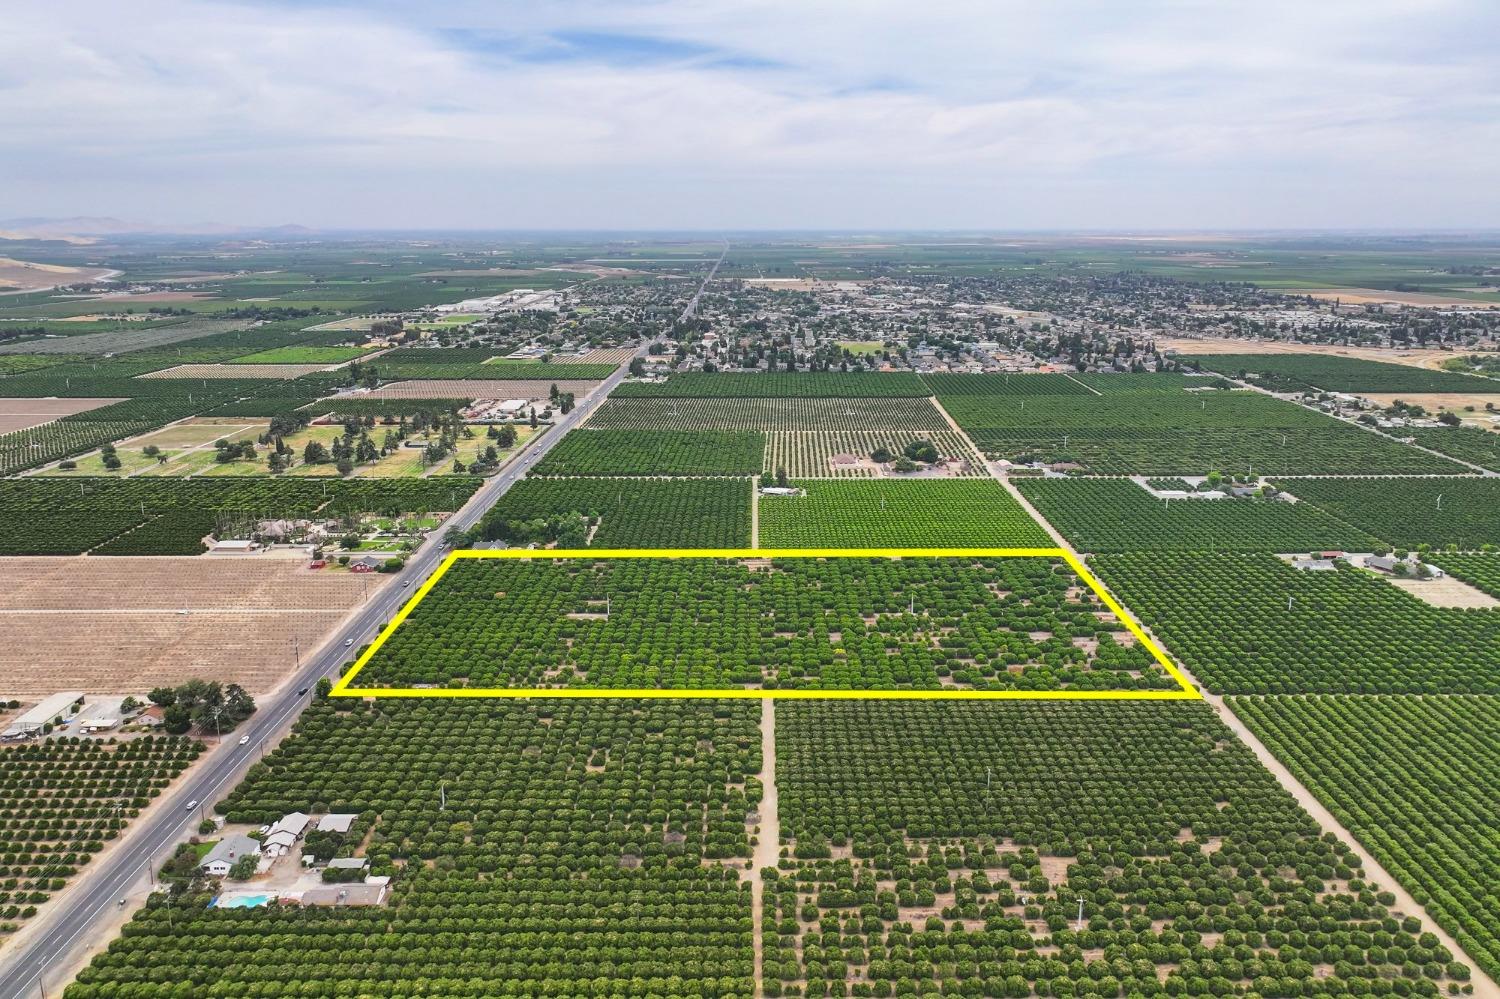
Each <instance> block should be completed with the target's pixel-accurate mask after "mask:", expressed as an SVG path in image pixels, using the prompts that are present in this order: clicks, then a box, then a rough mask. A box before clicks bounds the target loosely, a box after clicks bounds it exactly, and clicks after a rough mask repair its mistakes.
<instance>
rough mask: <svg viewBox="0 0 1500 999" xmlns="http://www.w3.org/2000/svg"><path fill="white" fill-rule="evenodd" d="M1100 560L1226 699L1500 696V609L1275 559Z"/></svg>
mask: <svg viewBox="0 0 1500 999" xmlns="http://www.w3.org/2000/svg"><path fill="white" fill-rule="evenodd" d="M1090 564H1091V566H1092V567H1093V568H1094V569H1095V571H1096V572H1097V573H1098V575H1099V577H1100V578H1101V579H1103V580H1104V582H1105V584H1106V585H1107V586H1108V587H1109V588H1110V589H1111V590H1112V591H1113V592H1114V594H1115V596H1116V597H1118V598H1119V600H1120V601H1121V602H1122V603H1123V604H1125V606H1127V607H1129V608H1130V609H1131V610H1132V611H1134V612H1135V613H1136V614H1137V615H1138V616H1139V617H1140V618H1141V621H1142V623H1143V624H1145V625H1146V626H1147V627H1149V628H1151V629H1153V631H1154V632H1155V634H1156V636H1157V637H1158V638H1160V639H1162V641H1163V642H1164V643H1165V645H1166V647H1167V651H1168V652H1170V653H1171V654H1172V655H1173V656H1175V657H1176V658H1177V659H1178V661H1179V662H1181V663H1182V664H1183V665H1184V666H1186V667H1187V668H1188V670H1189V671H1190V672H1192V673H1193V675H1194V676H1196V677H1197V678H1198V679H1199V680H1200V681H1202V682H1203V683H1204V684H1205V685H1206V686H1207V687H1208V689H1210V690H1212V691H1215V692H1222V693H1230V694H1295V693H1322V694H1346V693H1347V694H1388V693H1389V694H1397V693H1407V694H1469V693H1476V694H1477V693H1485V694H1496V693H1500V611H1495V610H1460V609H1450V608H1441V607H1435V606H1433V605H1431V604H1429V603H1427V602H1426V601H1424V600H1422V599H1420V598H1419V597H1416V596H1413V595H1411V594H1409V593H1407V592H1405V591H1404V590H1401V589H1398V588H1396V587H1395V586H1394V585H1392V584H1391V583H1390V582H1388V581H1387V580H1385V579H1382V578H1380V577H1378V576H1377V575H1376V574H1375V573H1373V572H1371V571H1368V570H1365V569H1357V568H1341V569H1338V570H1336V571H1332V572H1311V571H1305V570H1300V569H1295V568H1293V567H1292V566H1291V565H1290V564H1288V563H1287V562H1284V561H1282V560H1281V559H1279V558H1277V557H1276V556H1275V555H1264V554H1257V555H1220V554H1202V553H1189V552H1149V553H1148V552H1132V553H1129V554H1124V555H1100V556H1097V557H1095V558H1094V559H1093V560H1092V562H1091V563H1090Z"/></svg>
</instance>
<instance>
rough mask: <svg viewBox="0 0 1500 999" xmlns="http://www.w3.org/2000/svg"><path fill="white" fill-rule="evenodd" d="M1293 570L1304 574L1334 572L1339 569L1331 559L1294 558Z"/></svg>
mask: <svg viewBox="0 0 1500 999" xmlns="http://www.w3.org/2000/svg"><path fill="white" fill-rule="evenodd" d="M1292 568H1293V569H1301V570H1302V571H1303V572H1333V571H1334V570H1335V569H1337V568H1338V567H1337V566H1335V565H1334V564H1333V559H1331V558H1294V559H1292Z"/></svg>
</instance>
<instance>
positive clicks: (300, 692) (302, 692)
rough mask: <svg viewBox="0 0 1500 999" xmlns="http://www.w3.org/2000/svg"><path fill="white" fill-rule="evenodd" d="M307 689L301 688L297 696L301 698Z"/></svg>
mask: <svg viewBox="0 0 1500 999" xmlns="http://www.w3.org/2000/svg"><path fill="white" fill-rule="evenodd" d="M308 689H309V688H307V687H303V688H302V689H301V690H299V691H297V696H298V697H301V696H302V695H303V694H305V693H307V691H308Z"/></svg>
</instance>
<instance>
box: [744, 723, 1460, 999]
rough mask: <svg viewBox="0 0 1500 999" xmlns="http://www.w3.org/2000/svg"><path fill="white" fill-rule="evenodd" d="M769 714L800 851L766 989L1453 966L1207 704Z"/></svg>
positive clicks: (1238, 982)
mask: <svg viewBox="0 0 1500 999" xmlns="http://www.w3.org/2000/svg"><path fill="white" fill-rule="evenodd" d="M776 723H777V725H776V735H777V746H778V749H777V778H778V784H779V787H780V808H781V826H782V835H783V842H784V843H786V844H787V846H788V848H789V852H790V854H791V857H792V858H793V859H791V860H783V861H782V863H781V865H780V869H779V870H776V871H770V872H768V876H769V878H770V880H769V881H768V883H767V887H766V894H765V916H764V922H765V925H767V926H774V927H775V931H776V938H775V945H774V947H771V946H770V945H769V943H768V950H767V952H766V957H765V979H766V982H765V986H766V994H767V995H779V994H783V993H784V994H787V995H795V994H801V995H806V996H842V995H847V994H849V992H848V989H849V986H848V985H847V984H846V983H848V982H852V983H854V984H853V989H854V990H855V991H854V995H869V996H889V995H893V994H894V995H929V994H930V995H937V994H944V995H964V996H969V995H972V996H1027V995H1032V994H1036V995H1043V996H1048V995H1050V996H1086V995H1097V996H1141V995H1164V994H1165V995H1231V994H1237V993H1240V992H1243V993H1245V994H1249V995H1258V996H1301V995H1320V994H1328V995H1367V994H1372V993H1374V994H1386V992H1385V990H1386V989H1393V990H1394V991H1393V992H1392V993H1391V994H1407V995H1421V996H1436V995H1438V993H1439V987H1440V984H1441V983H1442V982H1443V980H1444V979H1445V978H1448V979H1452V980H1454V981H1459V982H1461V981H1464V980H1466V979H1467V978H1468V974H1469V972H1468V969H1467V968H1465V967H1464V966H1463V965H1462V964H1461V963H1459V962H1458V961H1456V960H1455V959H1454V958H1455V956H1454V955H1453V954H1450V953H1448V952H1447V951H1446V950H1445V949H1444V948H1442V947H1441V945H1440V944H1438V943H1437V941H1436V939H1435V938H1434V937H1432V936H1431V935H1428V934H1422V935H1419V933H1418V930H1419V929H1420V924H1419V922H1418V921H1417V920H1415V919H1409V920H1398V919H1397V918H1396V916H1395V914H1393V913H1391V912H1390V911H1389V909H1388V908H1387V906H1388V905H1389V903H1390V901H1391V900H1390V898H1389V896H1382V895H1381V894H1380V893H1378V892H1376V891H1375V890H1373V889H1372V888H1371V887H1370V886H1369V885H1368V884H1367V883H1366V882H1365V881H1364V880H1363V872H1362V871H1361V869H1360V868H1359V866H1358V862H1357V859H1356V858H1355V857H1354V855H1352V854H1351V853H1350V851H1349V849H1348V847H1347V846H1346V845H1345V844H1343V843H1340V842H1338V841H1337V840H1336V839H1334V838H1333V837H1332V836H1327V835H1323V834H1322V833H1321V831H1320V829H1319V828H1318V825H1317V823H1316V822H1314V821H1313V820H1312V819H1311V818H1310V817H1309V816H1308V815H1307V814H1306V813H1305V812H1303V811H1302V810H1301V809H1300V808H1298V807H1297V805H1296V803H1295V802H1294V800H1293V799H1292V798H1291V796H1290V795H1288V794H1287V793H1286V792H1285V791H1283V790H1282V789H1281V788H1280V787H1279V786H1278V785H1277V784H1276V782H1275V780H1274V779H1273V778H1272V777H1271V775H1270V774H1268V773H1267V772H1266V771H1265V770H1264V769H1263V768H1262V767H1261V766H1260V765H1259V763H1258V762H1257V761H1256V759H1255V757H1254V756H1253V755H1252V754H1251V753H1250V751H1249V750H1248V749H1246V748H1245V747H1244V746H1243V745H1241V744H1240V743H1239V742H1237V741H1236V740H1235V738H1234V736H1233V735H1232V734H1231V733H1230V731H1229V730H1228V729H1227V728H1225V727H1224V725H1222V724H1221V723H1220V722H1219V721H1218V720H1217V719H1216V718H1215V717H1214V716H1213V714H1212V712H1211V711H1210V710H1209V709H1208V708H1207V707H1204V706H1202V705H1167V704H1144V703H1134V704H1107V705H1104V704H1068V703H1055V704H1047V705H1023V704H965V703H952V702H950V703H940V704H865V703H853V704H843V703H806V704H803V703H796V704H786V705H782V706H780V707H778V709H777V716H776ZM1080 905H1081V907H1082V908H1081V909H1080ZM1080 913H1081V915H1082V917H1083V922H1082V925H1079V922H1078V920H1079V916H1080ZM794 990H795V991H794Z"/></svg>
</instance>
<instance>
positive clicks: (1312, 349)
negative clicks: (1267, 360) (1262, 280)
mask: <svg viewBox="0 0 1500 999" xmlns="http://www.w3.org/2000/svg"><path fill="white" fill-rule="evenodd" d="M1156 347H1157V349H1158V350H1176V351H1180V352H1181V353H1184V354H1327V355H1329V356H1332V357H1358V358H1362V359H1364V360H1366V361H1382V362H1384V363H1386V364H1406V365H1409V366H1411V367H1413V368H1427V369H1429V370H1433V371H1436V370H1438V369H1440V368H1441V367H1442V366H1443V362H1444V361H1448V360H1452V359H1453V357H1454V356H1456V354H1459V353H1464V354H1471V353H1475V352H1474V351H1450V350H1386V349H1384V348H1381V347H1333V346H1324V345H1321V344H1313V343H1282V342H1280V341H1275V340H1228V339H1224V338H1222V337H1202V338H1198V337H1180V336H1166V337H1158V338H1157V340H1156Z"/></svg>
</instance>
